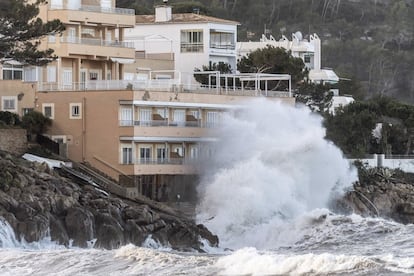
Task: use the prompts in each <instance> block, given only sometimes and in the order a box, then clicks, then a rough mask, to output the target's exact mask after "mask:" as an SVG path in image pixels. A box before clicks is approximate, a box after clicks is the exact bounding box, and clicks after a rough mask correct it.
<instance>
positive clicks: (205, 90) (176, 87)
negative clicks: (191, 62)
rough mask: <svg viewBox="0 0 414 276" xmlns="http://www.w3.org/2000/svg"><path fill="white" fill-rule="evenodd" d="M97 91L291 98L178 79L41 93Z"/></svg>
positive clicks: (50, 85) (54, 86)
mask: <svg viewBox="0 0 414 276" xmlns="http://www.w3.org/2000/svg"><path fill="white" fill-rule="evenodd" d="M87 90H91V91H97V90H102V91H105V90H146V91H154V92H175V93H178V94H177V96H178V97H179V94H180V93H194V94H210V95H211V94H216V95H231V96H248V97H275V98H283V97H289V92H287V91H266V90H254V89H251V88H248V87H244V88H241V87H234V88H233V87H228V88H227V89H225V88H223V87H220V86H218V87H217V86H215V85H210V86H208V85H200V84H185V85H183V84H180V83H179V80H177V79H159V80H157V79H152V80H90V81H87V82H73V83H57V82H40V83H39V91H87Z"/></svg>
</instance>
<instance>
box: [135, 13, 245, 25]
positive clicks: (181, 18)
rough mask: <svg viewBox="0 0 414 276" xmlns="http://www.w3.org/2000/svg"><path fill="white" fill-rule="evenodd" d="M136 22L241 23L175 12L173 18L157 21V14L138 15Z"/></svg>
mask: <svg viewBox="0 0 414 276" xmlns="http://www.w3.org/2000/svg"><path fill="white" fill-rule="evenodd" d="M135 23H136V24H154V23H155V24H171V23H178V24H180V23H221V24H231V25H240V23H239V22H236V21H232V20H226V19H221V18H217V17H212V16H207V15H201V14H196V13H174V14H172V20H170V21H163V22H155V15H136V16H135Z"/></svg>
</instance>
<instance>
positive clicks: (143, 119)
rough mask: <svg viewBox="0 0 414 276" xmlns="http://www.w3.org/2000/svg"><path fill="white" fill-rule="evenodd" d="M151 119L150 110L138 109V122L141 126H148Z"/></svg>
mask: <svg viewBox="0 0 414 276" xmlns="http://www.w3.org/2000/svg"><path fill="white" fill-rule="evenodd" d="M151 119H152V110H151V109H148V108H140V110H139V121H140V125H141V126H150V125H151Z"/></svg>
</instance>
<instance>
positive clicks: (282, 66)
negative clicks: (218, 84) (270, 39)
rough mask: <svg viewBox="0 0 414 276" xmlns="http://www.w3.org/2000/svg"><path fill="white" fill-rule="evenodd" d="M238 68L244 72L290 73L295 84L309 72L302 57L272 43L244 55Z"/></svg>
mask: <svg viewBox="0 0 414 276" xmlns="http://www.w3.org/2000/svg"><path fill="white" fill-rule="evenodd" d="M237 68H238V69H239V71H240V72H242V73H268V74H290V75H291V76H292V85H293V86H294V85H295V84H296V83H298V82H299V81H302V80H303V79H304V77H305V76H307V73H308V72H307V70H306V69H305V64H304V63H303V60H302V59H301V58H296V57H293V56H292V55H291V53H290V51H286V50H285V49H283V48H279V47H273V46H271V45H267V47H265V48H260V49H257V50H255V51H253V52H250V53H249V54H247V56H245V57H242V58H241V59H240V60H239V62H238V64H237Z"/></svg>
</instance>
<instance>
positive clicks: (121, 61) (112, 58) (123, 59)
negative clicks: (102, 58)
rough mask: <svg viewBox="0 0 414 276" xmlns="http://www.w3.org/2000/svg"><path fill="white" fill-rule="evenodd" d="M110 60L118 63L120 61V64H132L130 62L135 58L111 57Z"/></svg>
mask: <svg viewBox="0 0 414 276" xmlns="http://www.w3.org/2000/svg"><path fill="white" fill-rule="evenodd" d="M111 60H112V61H113V62H118V63H121V64H132V63H134V62H135V59H133V58H114V57H111Z"/></svg>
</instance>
